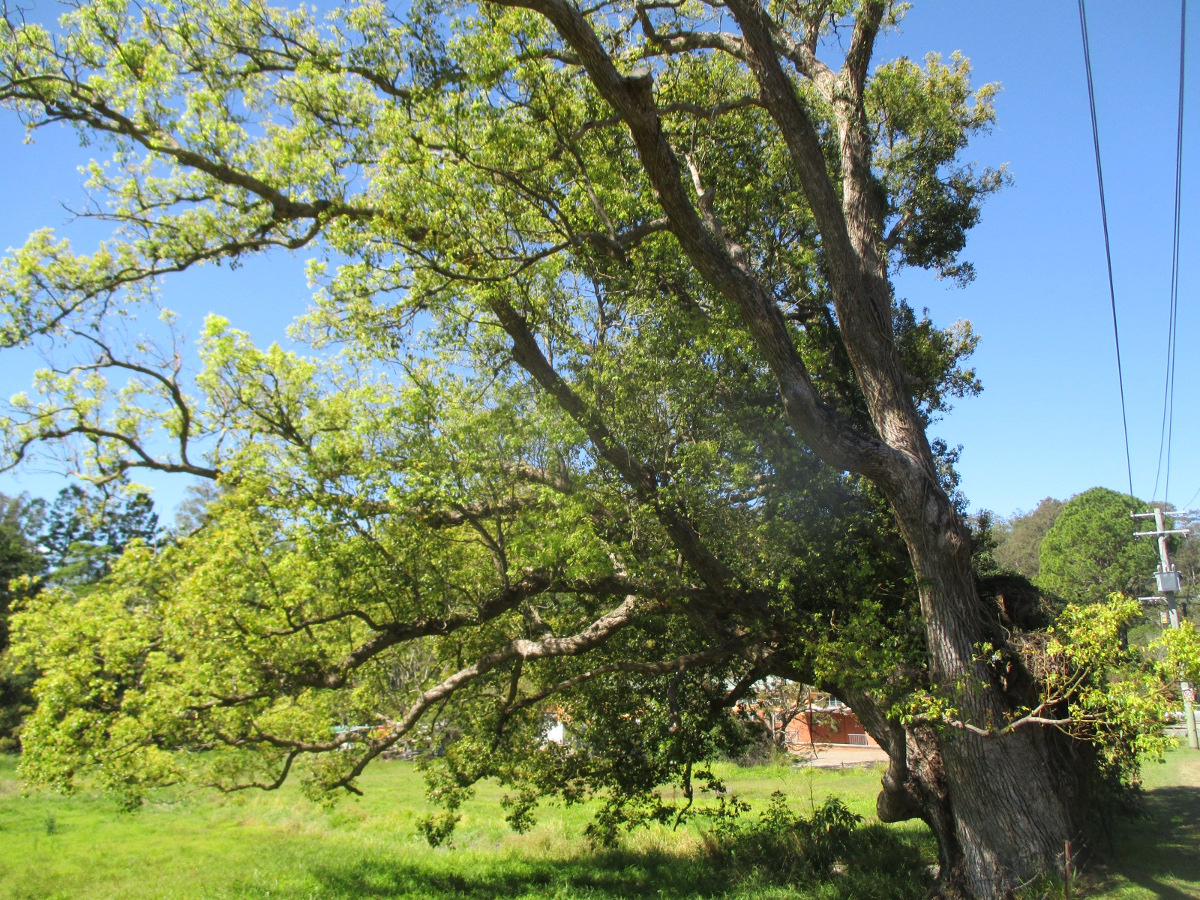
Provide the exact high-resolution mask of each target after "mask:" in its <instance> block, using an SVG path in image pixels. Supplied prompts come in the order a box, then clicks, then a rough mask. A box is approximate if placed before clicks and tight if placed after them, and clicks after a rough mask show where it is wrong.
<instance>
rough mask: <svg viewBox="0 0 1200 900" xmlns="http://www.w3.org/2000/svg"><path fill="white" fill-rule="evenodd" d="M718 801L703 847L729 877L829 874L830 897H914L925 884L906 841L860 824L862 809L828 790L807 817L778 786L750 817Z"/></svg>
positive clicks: (802, 879)
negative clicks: (758, 812) (766, 803)
mask: <svg viewBox="0 0 1200 900" xmlns="http://www.w3.org/2000/svg"><path fill="white" fill-rule="evenodd" d="M733 802H734V804H735V805H736V804H737V801H736V800H735V801H733ZM741 806H742V807H743V809H744V804H743V805H741ZM724 807H725V805H722V807H720V808H719V809H718V810H717V811H716V814H715V817H714V821H713V827H712V828H711V829H710V831H709V832H708V833H707V834H706V836H705V838H704V848H705V851H706V853H707V855H708V857H709V859H710V860H711V862H712V864H713V865H714V866H715V867H717V868H718V869H720V870H721V871H722V872H723V874H724V875H725V877H727V878H728V879H729V880H730V881H733V882H744V881H749V882H758V883H766V884H772V885H780V886H794V887H801V886H804V885H812V884H816V883H818V882H829V881H830V880H831V879H832V880H834V881H835V882H836V885H835V886H831V891H832V893H831V895H832V896H839V897H875V898H897V900H901V898H905V900H906V898H909V897H912V898H916V897H920V896H922V895H923V894H924V892H925V890H926V888H927V886H928V881H929V877H928V874H927V873H926V871H925V867H924V865H923V863H922V860H921V858H920V854H919V853H918V852H917V851H916V850H915V849H914V848H912V847H909V846H907V845H905V844H904V843H903V842H902V841H900V840H899V839H898V838H897V837H896V835H895V834H894V833H893V832H892V831H891V830H889V829H888V828H887V827H885V826H882V825H870V826H864V825H863V824H862V816H859V815H857V814H855V813H853V812H851V811H850V810H849V809H847V808H846V806H845V804H844V803H842V801H841V800H839V799H837V798H836V797H831V798H829V799H828V800H826V801H825V802H824V803H823V804H822V805H821V806H819V807H817V809H816V810H815V811H814V812H813V814H812V816H811V817H809V818H805V817H804V816H799V815H796V814H794V813H793V812H792V811H791V810H790V809H789V808H788V806H787V802H786V798H785V797H784V796H783V794H781V793H779V792H776V793H775V794H773V795H772V797H771V803H770V805H769V806H768V807H767V809H766V810H765V811H764V812H763V813H761V815H760V816H759V818H758V820H757V821H748V820H746V819H745V818H743V817H741V816H738V815H736V811H734V814H730V810H725V809H724ZM721 810H724V812H721ZM823 896H824V894H823Z"/></svg>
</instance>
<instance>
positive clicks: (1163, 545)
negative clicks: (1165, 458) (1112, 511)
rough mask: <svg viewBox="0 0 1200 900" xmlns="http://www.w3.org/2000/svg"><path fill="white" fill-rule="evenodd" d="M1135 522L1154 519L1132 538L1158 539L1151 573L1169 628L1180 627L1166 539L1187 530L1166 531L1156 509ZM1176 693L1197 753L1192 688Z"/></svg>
mask: <svg viewBox="0 0 1200 900" xmlns="http://www.w3.org/2000/svg"><path fill="white" fill-rule="evenodd" d="M1133 517H1134V518H1135V519H1150V518H1153V519H1154V531H1135V532H1134V533H1133V534H1134V537H1151V536H1153V537H1156V538H1158V560H1159V565H1158V571H1157V572H1155V573H1154V580H1155V582H1156V583H1157V587H1158V593H1159V594H1160V595H1161V596H1162V597H1163V598H1164V599H1165V600H1166V603H1167V623H1168V626H1169V627H1170V628H1178V627H1179V608H1178V607H1177V606H1176V605H1175V595H1176V594H1177V593H1179V572H1178V571H1177V570H1176V569H1175V566H1174V565H1173V564H1172V563H1171V552H1170V549H1169V548H1168V547H1167V536H1168V535H1172V534H1187V533H1188V530H1187V529H1186V528H1172V529H1171V530H1169V531H1168V530H1167V526H1166V520H1165V519H1164V517H1163V511H1162V507H1156V508H1155V510H1154V512H1149V513H1134V515H1133ZM1179 692H1180V693H1181V694H1183V718H1184V723H1185V724H1186V725H1187V736H1188V746H1189V747H1191V748H1192V749H1193V750H1200V740H1198V739H1197V735H1196V713H1195V711H1194V709H1193V702H1194V701H1195V699H1196V696H1195V688H1194V687H1193V686H1192V685H1190V684H1188V683H1187V682H1186V681H1180V682H1179Z"/></svg>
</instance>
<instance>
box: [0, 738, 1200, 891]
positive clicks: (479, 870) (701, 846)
mask: <svg viewBox="0 0 1200 900" xmlns="http://www.w3.org/2000/svg"><path fill="white" fill-rule="evenodd" d="M721 774H722V775H723V776H724V777H725V780H726V783H727V785H728V787H729V789H730V791H731V792H732V793H735V794H737V795H738V796H739V797H740V798H742V799H744V800H746V801H748V802H750V803H751V804H752V805H753V807H754V809H755V811H756V812H757V811H758V810H762V809H765V808H766V806H767V805H768V803H769V802H770V797H771V794H772V793H773V792H775V791H783V792H784V793H786V794H787V795H788V797H789V802H790V806H791V808H792V809H793V810H794V811H796V812H798V813H801V814H805V815H807V814H808V813H809V812H810V811H811V810H812V809H813V808H814V807H815V806H819V805H820V804H821V802H822V801H823V800H824V799H825V798H826V797H829V796H837V797H839V798H841V800H842V801H843V802H844V803H845V804H846V805H847V806H848V807H849V808H850V809H851V810H852V811H854V812H856V813H859V814H861V815H863V816H866V817H868V819H870V817H871V816H872V814H873V812H874V804H875V793H876V791H877V790H878V784H879V775H880V772H879V771H878V770H844V771H838V770H832V771H831V770H814V769H804V768H787V767H780V766H768V767H763V768H757V769H737V768H735V767H733V766H727V767H723V768H722V769H721ZM1146 775H1147V778H1146V782H1147V787H1148V788H1149V789H1150V790H1149V794H1148V798H1147V804H1146V809H1147V817H1146V818H1143V819H1139V820H1134V821H1132V822H1128V823H1122V824H1120V825H1119V826H1118V827H1117V828H1116V829H1115V830H1114V834H1113V839H1114V840H1113V851H1112V859H1111V861H1110V862H1109V863H1108V864H1107V865H1106V866H1104V867H1101V868H1098V869H1096V870H1095V871H1094V872H1093V873H1091V874H1089V876H1088V877H1087V879H1086V881H1085V882H1084V883H1083V884H1081V885H1079V886H1077V889H1076V893H1075V895H1076V896H1078V895H1079V893H1078V889H1079V888H1084V889H1085V891H1086V895H1087V896H1097V897H1112V898H1122V900H1125V898H1129V900H1132V898H1142V897H1165V898H1200V754H1196V753H1192V754H1190V755H1189V754H1188V752H1187V751H1176V752H1174V753H1172V754H1170V755H1169V757H1168V761H1167V763H1166V764H1165V765H1157V764H1150V765H1149V766H1148V767H1147V773H1146ZM361 786H362V788H363V790H364V792H365V796H364V797H361V798H346V799H344V800H342V801H340V802H339V803H338V804H336V805H335V806H334V807H333V808H331V809H326V808H323V807H321V806H318V805H315V804H313V803H311V802H309V801H307V800H305V799H304V798H303V797H302V796H300V794H299V791H298V790H296V789H295V788H294V787H290V786H289V787H286V788H284V789H283V790H281V791H277V792H273V793H255V794H241V795H234V796H221V795H214V794H212V793H208V792H196V793H185V792H177V793H173V794H170V795H165V796H162V797H159V798H157V799H156V800H154V801H152V802H150V803H148V804H147V805H146V806H145V807H143V808H142V809H141V810H139V811H138V812H136V813H133V814H129V813H122V812H120V811H119V810H118V808H117V806H116V804H115V803H113V801H112V800H110V799H108V798H106V797H104V796H101V795H97V794H87V793H80V794H77V795H75V796H72V797H61V796H58V795H55V794H48V793H26V792H24V790H23V788H22V785H21V784H20V782H19V781H18V779H17V776H16V760H15V759H14V758H13V757H0V898H38V900H42V898H58V897H61V898H75V897H86V898H89V900H91V898H97V900H98V898H110V897H111V898H126V897H134V898H140V897H161V898H165V897H173V898H200V897H204V898H208V897H213V898H225V897H256V898H257V897H271V898H309V897H311V898H385V897H386V898H433V900H442V898H446V900H448V898H467V900H493V898H495V900H499V898H534V897H538V898H542V897H547V898H589V900H616V898H626V897H628V898H660V900H685V898H727V900H783V898H785V897H786V898H792V900H795V898H811V900H851V898H859V897H862V898H873V897H877V898H881V900H883V898H897V900H899V898H909V897H911V898H918V897H921V896H923V895H924V893H925V891H926V890H927V888H928V885H929V879H928V875H927V870H928V867H929V865H930V864H932V863H933V861H934V859H935V849H934V847H933V842H932V840H931V838H930V837H929V834H928V832H927V831H926V830H925V828H924V826H922V825H919V824H915V823H914V824H907V825H904V826H898V827H892V828H890V829H888V832H887V834H886V835H885V837H886V838H887V840H886V841H884V844H885V845H886V850H885V851H882V852H881V853H879V854H878V855H877V858H872V856H871V854H870V853H867V854H860V855H861V856H863V857H866V858H860V859H856V860H849V861H848V862H847V865H846V866H845V868H844V871H842V870H841V869H842V867H838V868H839V871H840V874H837V875H835V876H833V877H832V878H828V879H823V880H819V881H815V882H809V883H804V882H803V880H801V882H800V883H794V884H791V885H787V884H780V883H779V882H778V879H777V878H776V879H773V878H771V877H766V876H762V875H760V873H758V872H757V871H756V869H755V867H754V866H753V865H739V861H738V859H737V858H736V855H737V854H736V852H735V853H733V854H730V853H723V854H714V852H713V849H712V848H713V842H712V841H711V840H706V839H705V836H704V834H703V832H702V826H697V825H690V826H687V827H684V828H681V829H679V830H678V831H672V830H670V829H666V828H651V829H648V830H640V831H637V832H634V833H633V834H631V835H630V836H628V838H627V839H626V840H625V842H624V844H623V845H622V846H621V847H620V848H619V849H617V850H610V851H605V850H600V849H597V848H595V847H592V846H591V845H590V844H589V843H588V842H587V840H586V839H585V837H584V834H583V831H584V828H585V827H586V826H587V824H588V822H589V821H590V820H591V815H592V812H593V811H594V810H593V809H592V808H591V807H589V806H587V805H584V806H577V807H572V808H564V807H562V806H561V805H555V804H550V805H546V806H544V807H543V808H542V810H541V811H540V814H539V817H538V824H537V826H536V827H535V828H534V829H532V830H531V831H529V832H527V833H526V834H515V833H513V832H512V831H511V830H510V829H509V828H508V826H507V824H506V823H505V822H504V816H503V810H502V808H501V806H500V799H501V797H502V796H503V791H502V789H500V788H498V787H496V786H495V785H490V784H484V785H481V786H480V789H479V791H478V794H477V796H476V798H475V799H474V800H473V801H472V802H470V803H469V804H467V805H466V806H465V807H464V809H463V819H462V821H461V822H460V823H459V827H458V830H457V831H456V833H455V836H454V839H453V846H451V847H444V848H438V849H436V850H434V849H431V848H429V846H428V845H427V844H426V843H425V841H424V839H423V838H422V837H421V836H420V834H419V833H418V832H417V829H416V821H417V819H418V818H419V817H420V816H421V815H423V814H424V813H425V812H426V811H427V805H426V801H425V795H424V783H423V781H422V779H421V776H420V774H419V773H418V772H417V771H416V770H415V768H414V767H413V766H412V765H411V764H409V763H403V762H392V763H383V764H379V765H377V766H375V767H374V768H373V769H371V770H369V771H368V773H367V774H366V775H365V776H364V777H363V779H362V785H361ZM751 816H752V817H756V813H752V814H751ZM881 829H882V827H881V826H878V827H877V831H881ZM893 838H895V839H893ZM872 846H875V844H872ZM1041 893H1043V892H1039V895H1040V894H1041ZM1052 895H1053V894H1052ZM1057 895H1058V896H1061V890H1059V891H1057Z"/></svg>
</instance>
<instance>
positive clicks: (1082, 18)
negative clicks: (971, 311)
mask: <svg viewBox="0 0 1200 900" xmlns="http://www.w3.org/2000/svg"><path fill="white" fill-rule="evenodd" d="M1079 27H1080V30H1081V31H1082V32H1083V65H1084V69H1085V70H1086V71H1087V88H1088V107H1089V109H1090V110H1091V114H1092V145H1093V146H1094V147H1095V149H1096V182H1097V184H1098V185H1099V188H1100V224H1101V226H1102V227H1103V229H1104V259H1105V261H1106V262H1107V263H1108V299H1109V305H1110V306H1111V308H1112V323H1113V343H1114V344H1115V345H1116V350H1117V388H1118V390H1119V391H1120V394H1121V428H1122V429H1123V430H1124V432H1125V471H1126V473H1128V475H1129V499H1130V502H1132V501H1133V463H1132V462H1131V461H1130V456H1129V417H1128V416H1127V415H1126V412H1125V376H1124V373H1123V372H1122V371H1121V335H1120V332H1119V330H1118V329H1117V291H1116V288H1115V287H1114V285H1113V267H1112V242H1111V241H1110V240H1109V236H1108V207H1107V205H1106V204H1105V202H1104V167H1103V166H1102V165H1101V164H1100V129H1099V128H1098V127H1097V125H1096V90H1095V87H1094V86H1093V84H1092V52H1091V48H1090V47H1089V46H1088V30H1087V10H1085V9H1084V0H1079Z"/></svg>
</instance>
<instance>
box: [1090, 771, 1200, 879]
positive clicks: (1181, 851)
mask: <svg viewBox="0 0 1200 900" xmlns="http://www.w3.org/2000/svg"><path fill="white" fill-rule="evenodd" d="M1197 846H1200V788H1195V787H1161V788H1156V789H1155V790H1152V791H1148V792H1147V793H1146V795H1145V798H1144V805H1143V808H1142V814H1141V815H1139V816H1138V817H1137V818H1135V819H1129V820H1127V821H1125V822H1122V823H1121V824H1120V825H1119V826H1117V827H1116V828H1114V829H1113V847H1112V850H1111V851H1110V853H1109V854H1108V859H1107V860H1106V863H1105V865H1104V866H1103V867H1102V869H1101V870H1100V872H1099V873H1098V874H1099V883H1098V884H1097V885H1096V887H1097V888H1098V889H1100V890H1104V889H1106V888H1111V887H1113V886H1114V885H1115V884H1116V883H1117V882H1118V881H1119V880H1121V879H1124V880H1127V881H1129V882H1131V883H1132V884H1135V885H1137V886H1138V887H1140V888H1143V889H1144V890H1146V891H1149V892H1150V893H1151V894H1152V895H1153V896H1155V897H1161V898H1163V900H1196V897H1197V894H1196V891H1197V888H1200V853H1198V852H1197ZM1171 882H1182V883H1183V887H1182V889H1181V888H1179V887H1176V886H1175V885H1174V884H1172V883H1171Z"/></svg>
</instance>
